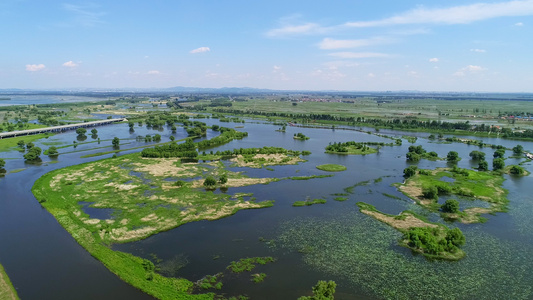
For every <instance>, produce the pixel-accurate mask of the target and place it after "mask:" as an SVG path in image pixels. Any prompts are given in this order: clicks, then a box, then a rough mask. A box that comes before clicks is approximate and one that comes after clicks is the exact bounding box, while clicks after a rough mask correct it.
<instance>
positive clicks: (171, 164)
mask: <svg viewBox="0 0 533 300" xmlns="http://www.w3.org/2000/svg"><path fill="white" fill-rule="evenodd" d="M178 161H179V158H165V159H159V160H158V161H157V162H156V163H154V164H142V163H135V164H133V165H134V166H135V167H136V168H135V169H136V171H138V172H147V173H149V174H150V175H153V176H157V177H163V176H176V175H179V176H194V175H195V173H194V172H193V171H192V170H191V168H193V169H196V167H195V166H193V165H188V164H183V165H182V166H180V167H178V166H176V163H177V162H178Z"/></svg>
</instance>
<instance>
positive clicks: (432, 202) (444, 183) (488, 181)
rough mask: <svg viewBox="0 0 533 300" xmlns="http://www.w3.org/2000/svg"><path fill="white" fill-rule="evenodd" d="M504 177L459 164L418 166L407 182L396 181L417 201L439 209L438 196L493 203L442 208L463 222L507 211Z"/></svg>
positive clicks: (447, 217)
mask: <svg viewBox="0 0 533 300" xmlns="http://www.w3.org/2000/svg"><path fill="white" fill-rule="evenodd" d="M503 181H504V178H503V177H502V176H501V174H500V173H499V172H481V171H473V170H467V169H461V168H457V167H453V168H437V169H435V170H418V172H416V173H415V174H414V175H413V176H412V177H409V178H408V179H406V181H405V183H403V184H397V186H398V189H399V190H400V191H401V192H402V193H404V194H405V195H407V196H408V197H410V198H411V199H413V200H414V201H416V203H417V204H419V205H421V206H423V207H425V208H427V209H429V210H431V211H435V212H437V211H439V210H440V209H441V206H440V205H439V203H438V202H437V200H438V197H439V196H443V195H455V196H458V197H461V198H466V199H471V200H473V199H477V200H482V201H486V202H488V203H489V204H490V206H489V207H488V208H486V207H471V208H467V209H465V210H463V211H457V212H442V214H443V216H444V217H445V218H446V219H455V220H458V221H460V222H462V223H479V222H483V221H485V219H484V218H483V217H481V214H488V213H495V212H504V211H506V210H507V203H508V202H509V200H508V199H507V191H506V190H505V189H503V188H502V183H503Z"/></svg>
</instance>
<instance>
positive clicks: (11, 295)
mask: <svg viewBox="0 0 533 300" xmlns="http://www.w3.org/2000/svg"><path fill="white" fill-rule="evenodd" d="M0 300H19V297H18V295H17V291H16V290H15V287H13V284H12V283H11V281H10V280H9V277H8V276H7V274H6V271H5V270H4V267H2V265H0Z"/></svg>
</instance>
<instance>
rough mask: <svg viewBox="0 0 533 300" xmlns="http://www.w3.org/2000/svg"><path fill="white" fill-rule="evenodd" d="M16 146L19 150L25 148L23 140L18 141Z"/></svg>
mask: <svg viewBox="0 0 533 300" xmlns="http://www.w3.org/2000/svg"><path fill="white" fill-rule="evenodd" d="M17 145H18V146H19V147H20V148H24V146H26V143H25V142H24V140H19V141H18V142H17Z"/></svg>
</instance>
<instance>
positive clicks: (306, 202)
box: [292, 199, 326, 207]
mask: <svg viewBox="0 0 533 300" xmlns="http://www.w3.org/2000/svg"><path fill="white" fill-rule="evenodd" d="M313 204H326V200H325V199H313V200H311V199H306V200H304V201H294V203H293V204H292V206H295V207H299V206H310V205H313Z"/></svg>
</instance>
